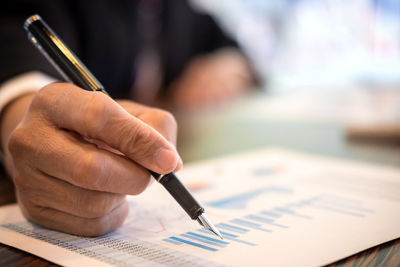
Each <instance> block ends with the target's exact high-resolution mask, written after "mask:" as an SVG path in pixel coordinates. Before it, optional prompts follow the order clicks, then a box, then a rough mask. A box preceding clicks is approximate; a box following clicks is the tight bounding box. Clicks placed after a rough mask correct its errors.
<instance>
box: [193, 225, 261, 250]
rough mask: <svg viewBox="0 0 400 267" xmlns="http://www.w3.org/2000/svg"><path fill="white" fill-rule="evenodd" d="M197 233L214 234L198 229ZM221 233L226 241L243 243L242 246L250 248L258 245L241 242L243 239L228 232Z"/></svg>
mask: <svg viewBox="0 0 400 267" xmlns="http://www.w3.org/2000/svg"><path fill="white" fill-rule="evenodd" d="M197 231H200V232H202V233H205V234H208V235H212V233H210V231H208V230H206V229H204V228H202V229H198V230H197ZM220 233H221V235H222V237H223V238H224V239H226V240H230V241H234V242H238V243H242V244H245V245H248V246H257V244H254V243H251V242H248V241H244V240H241V239H237V238H236V237H238V236H237V235H233V234H230V233H227V232H223V231H220Z"/></svg>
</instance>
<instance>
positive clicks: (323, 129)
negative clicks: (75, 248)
mask: <svg viewBox="0 0 400 267" xmlns="http://www.w3.org/2000/svg"><path fill="white" fill-rule="evenodd" d="M256 98H257V99H259V96H257V97H256ZM250 101H252V100H250ZM222 113H224V112H222ZM250 113H251V112H250ZM224 114H225V115H224ZM224 114H222V115H220V116H215V114H211V115H210V116H209V118H207V116H205V117H206V119H204V116H202V117H201V119H199V120H196V119H190V120H185V119H184V118H183V119H181V121H180V123H181V124H180V126H181V127H180V128H181V129H180V133H181V136H180V137H181V138H180V144H178V146H179V147H178V148H179V150H180V151H181V155H182V156H183V158H184V160H185V162H188V161H194V160H198V159H203V158H208V157H216V156H220V155H225V154H229V153H236V152H241V151H244V150H249V149H255V148H262V147H268V146H279V147H284V148H288V149H292V150H298V151H303V152H310V153H316V154H322V155H329V156H333V157H340V158H352V159H359V160H363V161H370V162H375V163H381V164H389V165H394V166H400V153H399V152H400V147H399V146H391V145H390V146H382V145H375V144H370V143H353V142H349V141H348V140H346V138H345V134H344V126H343V124H341V123H332V122H315V121H312V122H310V121H304V120H297V119H295V120H292V119H290V118H286V119H282V118H280V119H277V118H276V117H274V116H272V117H268V116H267V117H263V118H262V119H259V120H243V118H241V119H240V120H236V119H234V118H232V116H231V115H229V114H230V112H225V113H224ZM250 115H251V114H250ZM178 119H179V118H178ZM238 140H240V142H237V141H238ZM188 144H190V145H188ZM2 177H3V178H2ZM10 192H12V184H11V183H10V181H8V180H6V179H4V175H0V205H4V204H7V203H13V202H15V197H14V195H13V194H12V193H10ZM4 265H24V266H55V265H54V264H52V263H50V262H48V261H46V260H43V259H41V258H38V257H36V256H33V255H31V254H28V253H25V252H23V251H20V250H18V249H15V248H12V247H9V246H5V245H2V244H0V266H4ZM330 266H400V238H399V239H396V240H393V241H390V242H388V243H385V244H381V245H379V246H376V247H374V248H370V249H368V250H366V251H363V252H360V253H358V254H356V255H354V256H351V257H349V258H346V259H344V260H341V261H338V262H336V263H334V264H332V265H330Z"/></svg>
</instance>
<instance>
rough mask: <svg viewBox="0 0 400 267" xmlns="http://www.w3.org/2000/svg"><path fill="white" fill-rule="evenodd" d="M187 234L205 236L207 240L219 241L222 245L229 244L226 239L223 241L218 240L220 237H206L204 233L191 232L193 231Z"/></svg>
mask: <svg viewBox="0 0 400 267" xmlns="http://www.w3.org/2000/svg"><path fill="white" fill-rule="evenodd" d="M187 234H189V235H193V236H197V237H200V238H206V239H207V240H210V241H212V242H216V243H220V244H222V245H228V244H229V243H228V242H226V241H223V240H220V239H216V238H212V237H208V236H205V235H200V234H196V233H193V232H187Z"/></svg>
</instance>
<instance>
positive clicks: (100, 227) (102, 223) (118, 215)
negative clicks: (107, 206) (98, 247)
mask: <svg viewBox="0 0 400 267" xmlns="http://www.w3.org/2000/svg"><path fill="white" fill-rule="evenodd" d="M128 210H129V206H128V205H127V204H126V203H124V204H122V207H119V208H118V210H117V211H115V212H113V214H107V215H104V216H102V217H99V218H95V219H90V223H89V225H88V228H86V230H87V231H86V233H85V235H87V236H100V235H104V234H106V233H108V232H110V231H112V230H115V229H116V228H118V227H119V226H121V225H122V223H123V222H124V221H125V219H126V217H127V216H128ZM111 217H112V218H111Z"/></svg>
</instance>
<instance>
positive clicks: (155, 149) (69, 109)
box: [32, 83, 181, 174]
mask: <svg viewBox="0 0 400 267" xmlns="http://www.w3.org/2000/svg"><path fill="white" fill-rule="evenodd" d="M35 102H39V103H40V104H43V103H44V104H45V105H44V106H45V107H46V109H45V111H44V113H45V114H46V115H47V117H48V118H49V119H50V120H51V121H52V122H53V123H54V124H55V125H56V126H57V127H59V128H65V129H68V130H73V131H75V132H77V133H79V134H81V135H82V136H85V137H89V138H93V139H97V140H101V141H103V142H105V143H106V144H107V145H109V146H110V147H112V148H115V149H117V150H119V151H121V152H122V153H124V154H125V155H126V156H127V157H128V158H130V159H132V160H133V161H135V162H137V163H139V164H140V165H142V166H143V167H145V168H147V169H150V170H152V171H154V172H158V173H162V174H165V173H168V172H171V171H173V170H174V169H175V168H176V167H177V165H178V164H180V162H181V159H180V157H179V155H178V153H177V151H176V149H175V148H174V147H173V146H172V145H171V144H170V143H169V142H168V141H167V140H166V139H165V138H164V137H163V136H162V135H161V134H160V133H158V132H157V131H156V130H154V129H153V128H152V127H150V126H149V125H147V124H145V123H144V122H143V121H141V120H139V119H137V118H136V117H135V116H132V115H131V114H129V113H128V112H127V111H125V110H124V109H123V108H122V107H121V106H120V105H118V103H116V102H115V101H114V100H112V99H111V98H110V97H108V96H107V95H105V94H103V93H100V92H89V91H86V90H83V89H81V88H79V87H77V86H74V85H72V84H66V83H58V84H52V85H49V86H47V87H45V88H43V89H42V90H41V91H40V92H39V93H38V95H37V97H36V100H35ZM35 102H33V103H32V105H35Z"/></svg>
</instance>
